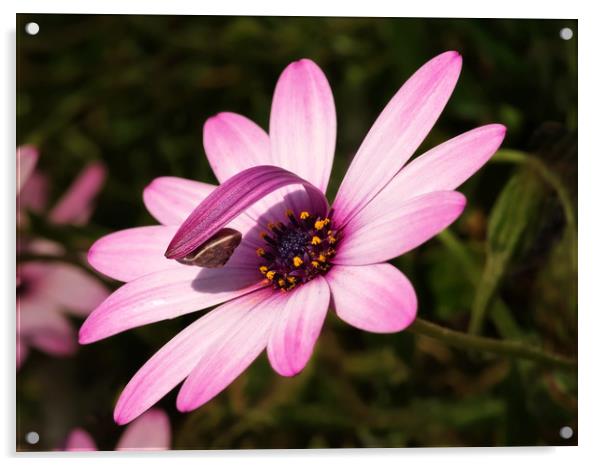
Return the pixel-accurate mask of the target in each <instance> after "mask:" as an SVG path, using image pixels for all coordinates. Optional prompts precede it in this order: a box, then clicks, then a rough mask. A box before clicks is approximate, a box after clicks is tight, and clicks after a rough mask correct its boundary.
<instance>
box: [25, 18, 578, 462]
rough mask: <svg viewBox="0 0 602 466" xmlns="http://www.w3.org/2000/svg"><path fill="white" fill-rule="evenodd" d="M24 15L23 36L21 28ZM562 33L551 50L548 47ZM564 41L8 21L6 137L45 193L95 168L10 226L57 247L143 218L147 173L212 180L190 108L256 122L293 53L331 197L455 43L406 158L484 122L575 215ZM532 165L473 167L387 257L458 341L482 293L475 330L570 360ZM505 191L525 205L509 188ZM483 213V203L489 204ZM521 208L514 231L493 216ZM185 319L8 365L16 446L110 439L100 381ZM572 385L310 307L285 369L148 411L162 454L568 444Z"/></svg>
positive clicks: (200, 22) (546, 30) (529, 28)
mask: <svg viewBox="0 0 602 466" xmlns="http://www.w3.org/2000/svg"><path fill="white" fill-rule="evenodd" d="M29 21H35V22H37V23H38V24H39V25H40V32H39V34H38V35H36V36H28V35H26V34H25V32H24V25H25V24H26V23H27V22H29ZM564 27H570V28H571V29H572V30H573V32H574V37H573V38H572V39H571V40H562V39H561V38H560V35H559V32H560V30H561V29H562V28H564ZM577 35H578V34H577V22H576V21H575V20H476V19H395V18H390V19H378V18H374V19H370V18H278V17H203V16H180V17H178V16H96V15H30V14H27V15H18V17H17V142H18V144H26V143H28V144H36V145H38V146H39V148H40V151H41V158H40V163H39V167H40V169H41V170H43V171H45V172H46V173H47V174H48V175H49V176H50V178H51V180H52V197H53V198H56V197H58V196H59V195H60V193H61V192H63V191H64V189H65V187H66V186H67V185H68V184H69V182H70V181H71V180H72V179H73V178H74V177H75V176H76V175H77V173H78V172H79V171H80V170H81V168H82V167H83V166H84V165H85V164H86V163H87V162H89V161H91V160H102V161H103V162H104V163H105V165H106V166H107V168H108V170H109V176H108V180H107V183H106V186H105V188H104V190H103V191H102V192H101V194H100V196H99V199H98V203H97V209H96V211H95V213H94V215H93V217H92V221H91V223H90V225H89V226H87V227H84V228H82V229H80V230H77V231H74V230H73V229H65V230H61V229H60V228H52V229H50V228H46V227H45V226H44V225H43V224H40V222H37V223H36V222H33V223H32V225H30V227H29V228H30V230H31V231H27V232H24V233H20V234H25V233H26V234H28V235H36V234H38V235H44V236H52V237H53V239H55V240H57V241H60V242H61V243H62V244H64V245H65V246H66V248H67V249H68V250H69V251H71V252H75V251H85V250H86V249H87V248H88V247H89V245H90V244H91V243H92V242H93V241H94V240H96V239H97V238H98V237H100V236H101V235H103V234H106V233H108V232H111V231H114V230H118V229H123V228H128V227H133V226H139V225H146V224H151V223H154V221H153V219H152V218H151V217H150V215H149V214H148V213H147V212H146V211H145V209H144V206H143V203H142V197H141V194H142V190H143V188H144V187H145V186H146V185H147V184H148V183H150V182H151V181H152V179H153V178H155V177H157V176H165V175H173V176H182V177H186V178H193V179H198V180H202V181H206V182H215V178H214V176H213V174H212V173H211V170H210V168H209V165H208V163H207V160H206V158H205V156H204V152H203V147H202V139H201V128H202V124H203V122H204V121H205V119H207V118H208V117H209V116H211V115H213V114H215V113H217V112H219V111H225V110H228V111H234V112H237V113H242V114H244V115H246V116H248V117H250V118H252V119H253V120H255V121H256V122H258V123H259V124H260V125H261V126H262V127H264V128H267V127H268V119H269V110H270V103H271V96H272V92H273V89H274V86H275V84H276V81H277V78H278V76H279V74H280V73H281V71H282V70H283V69H284V67H285V66H286V65H287V64H288V63H290V62H291V61H293V60H296V59H298V58H301V57H307V58H311V59H312V60H314V61H315V62H316V63H318V65H319V66H320V67H321V68H322V69H323V70H324V72H325V74H326V76H327V77H328V80H329V82H330V85H331V88H332V90H333V93H334V97H335V102H336V106H337V119H338V140H337V148H336V157H335V167H334V170H333V179H332V181H331V183H330V186H329V195H330V199H331V200H332V195H333V194H334V193H335V192H336V188H337V187H338V185H339V183H340V180H341V179H342V177H343V176H344V173H345V170H346V168H347V166H348V164H349V162H350V160H351V158H352V157H353V155H354V153H355V150H356V149H357V148H358V147H359V145H360V143H361V141H362V139H363V137H364V135H365V134H366V133H367V131H368V129H369V128H370V126H371V124H372V122H373V121H374V119H375V118H376V116H377V115H378V113H379V112H380V110H381V109H382V108H383V107H384V105H385V104H386V103H387V102H388V100H389V99H390V98H391V97H392V96H393V94H394V93H395V92H396V91H397V89H398V88H399V87H400V86H401V84H403V82H404V81H405V80H406V79H407V78H408V77H409V76H410V75H411V74H412V73H413V72H414V71H415V70H416V69H417V68H418V67H419V66H421V65H422V64H423V63H424V62H426V61H427V60H428V59H430V58H431V57H433V56H435V55H437V54H439V53H441V52H443V51H445V50H450V49H455V50H458V51H459V52H460V53H461V54H462V55H463V59H464V62H463V71H462V74H461V76H460V80H459V82H458V85H457V87H456V90H455V92H454V94H453V96H452V98H451V100H450V102H449V104H448V106H447V107H446V109H445V111H444V113H443V115H442V116H441V118H440V120H439V122H438V123H437V125H436V127H435V128H434V129H433V131H432V132H431V134H430V135H429V137H428V138H427V140H426V141H425V143H424V144H423V147H422V148H421V149H420V150H419V151H418V153H420V152H423V151H424V149H426V148H430V147H432V146H433V145H436V144H438V143H441V142H443V141H444V140H446V139H449V138H450V137H453V136H455V135H457V134H460V133H462V132H464V131H467V130H469V129H472V128H473V127H476V126H479V125H483V124H487V123H494V122H497V123H502V124H504V125H506V126H507V128H508V134H507V137H506V140H505V142H504V145H503V148H505V149H513V150H518V151H521V152H523V153H525V154H529V156H530V157H534V158H535V159H537V160H538V161H539V162H541V164H540V165H541V166H543V167H544V168H543V170H544V173H547V174H552V176H553V177H554V179H557V180H559V181H560V184H561V185H562V187H563V189H564V191H563V192H564V193H565V194H567V195H568V200H569V202H568V204H569V207H568V208H569V209H570V208H572V209H576V192H577V190H576V187H577V175H576V173H577V148H576V142H575V141H576V131H577V106H576V101H577ZM537 166H539V165H537ZM541 170H542V169H539V171H538V169H536V168H533V167H532V166H530V165H529V166H525V164H513V163H501V162H496V161H492V162H490V163H489V164H488V165H487V166H486V167H485V168H483V169H482V170H481V171H480V172H478V174H477V175H475V176H474V177H473V178H472V179H471V180H470V181H469V182H467V183H466V184H465V185H464V186H463V187H462V189H461V190H462V191H463V192H464V193H465V194H466V195H467V197H468V200H469V203H468V207H467V209H466V211H465V212H464V214H463V215H462V217H461V218H460V219H459V220H458V221H457V222H456V223H455V224H454V225H453V226H452V227H451V228H450V229H449V231H448V232H447V233H446V235H445V236H444V237H443V238H436V239H433V240H431V241H430V242H428V243H427V244H425V245H424V246H422V247H420V248H419V249H417V250H415V251H412V252H411V253H409V254H407V255H405V256H403V257H401V258H399V259H397V260H395V261H394V265H396V266H398V267H399V268H400V269H401V270H403V271H404V273H406V274H407V275H408V277H409V278H410V279H411V280H412V282H413V283H414V286H415V287H416V291H417V294H418V298H419V316H420V317H423V318H425V319H428V320H431V321H434V322H437V323H439V324H441V325H444V326H446V327H450V328H454V329H457V330H461V331H465V330H466V329H467V328H468V325H469V322H470V319H471V312H474V308H475V300H476V298H477V297H478V296H483V295H488V296H489V297H490V301H491V303H493V304H492V305H491V308H492V309H495V311H493V310H492V311H491V312H489V313H488V314H487V316H486V318H485V321H484V326H483V328H482V333H483V334H484V335H486V336H489V337H494V338H515V339H520V340H522V341H526V342H529V343H532V344H535V345H540V346H542V347H544V348H546V349H547V350H550V351H554V352H557V353H559V354H564V355H569V356H575V355H576V348H577V344H576V343H577V314H576V312H577V311H576V308H577V302H576V285H577V276H576V270H575V268H574V267H572V265H571V261H570V255H571V248H573V247H576V244H574V237H572V236H571V234H570V233H571V232H570V231H568V230H570V228H571V225H567V221H566V211H567V204H566V203H564V204H563V203H562V202H561V199H560V197H561V196H562V194H561V195H560V196H559V192H558V190H557V189H556V188H555V187H554V186H551V185H550V183H547V182H546V181H545V179H544V178H545V176H543V177H542V176H541V174H542V173H541ZM516 180H518V181H516ZM513 183H514V185H516V184H517V183H518V184H519V185H520V186H521V187H523V188H524V187H525V186H528V187H529V190H530V191H529V190H527V191H528V192H534V193H536V195H533V196H529V197H528V198H524V197H521V196H520V191H516V189H515V190H514V191H513V189H514V188H513V186H514V185H513ZM534 199H537V202H536V203H535V201H534ZM508 206H510V207H511V208H506V209H504V207H508ZM496 209H497V211H503V215H493V216H492V213H493V212H495V211H496ZM525 210H526V211H528V215H523V217H525V218H526V220H525V221H524V222H523V223H524V224H522V223H521V222H520V220H519V219H517V218H515V217H514V216H515V215H516V216H518V215H519V213H520V212H523V213H524V211H525ZM500 225H501V226H500ZM508 225H509V227H508ZM517 225H519V226H520V231H519V233H520V234H518V239H517V240H516V241H507V240H506V239H504V237H502V239H501V240H500V235H498V234H497V233H496V232H498V231H501V230H503V228H502V227H508V228H519V226H517ZM504 231H505V230H504ZM502 236H503V235H502ZM454 245H455V246H454ZM496 257H497V258H499V257H502V259H496ZM495 260H498V262H496V263H499V264H501V266H500V267H501V268H502V270H501V271H500V273H499V274H498V276H497V279H496V284H495V286H494V287H493V288H491V289H489V290H487V289H486V288H487V283H486V281H484V279H483V277H484V276H487V274H488V269H487V267H486V264H487V263H491V262H495ZM467 264H468V265H467ZM107 283H108V284H109V285H110V286H112V287H117V285H118V284H117V283H116V282H107ZM479 293H481V294H479ZM500 309H501V310H500ZM197 316H198V314H195V315H192V316H187V317H183V318H180V319H176V320H174V321H168V322H160V323H157V324H153V325H150V326H147V327H144V328H140V329H136V330H133V331H129V332H126V333H124V334H121V335H118V336H115V337H112V338H109V339H107V340H105V341H102V342H99V343H95V344H93V345H89V346H85V347H82V348H80V351H79V352H78V353H77V355H76V356H75V357H72V358H66V359H53V358H51V357H50V356H48V355H46V354H42V353H34V354H32V355H31V357H30V358H29V360H28V361H27V362H26V364H25V365H24V367H23V368H22V369H21V370H20V372H19V373H18V376H17V416H18V429H19V431H18V432H17V440H18V443H19V448H22V449H36V450H37V449H52V448H55V447H57V446H58V445H59V444H60V442H61V441H62V440H63V439H64V438H65V436H66V435H67V433H68V431H69V430H70V429H72V428H73V427H75V426H82V427H84V428H85V429H87V430H88V431H90V432H91V433H92V435H93V436H94V438H95V439H96V440H97V442H98V444H99V447H101V448H104V449H111V448H112V447H113V446H114V445H115V443H116V440H117V438H118V436H119V434H120V432H121V430H122V428H120V427H118V426H116V425H115V424H114V423H113V420H112V410H113V406H114V403H115V401H116V399H117V396H118V395H119V393H120V390H121V389H122V388H123V387H124V386H125V384H126V383H127V382H128V380H129V379H130V377H131V376H132V375H133V374H134V373H135V371H136V370H137V369H138V368H139V367H140V366H141V365H142V364H143V363H144V362H145V361H146V360H147V359H148V358H149V357H150V356H151V355H152V354H153V353H154V352H155V351H156V350H158V349H159V348H160V346H161V345H162V344H163V343H165V342H166V341H168V340H169V339H170V338H171V337H172V336H173V335H175V333H176V332H177V331H178V330H180V329H182V328H184V326H185V325H186V324H187V323H188V322H191V321H192V320H194V319H195V318H196V317H197ZM79 324H80V322H77V325H78V326H79ZM576 383H577V382H576V374H575V373H574V372H570V371H566V370H557V369H552V368H549V367H544V366H542V365H539V364H536V363H533V362H528V361H524V360H512V359H507V358H503V357H494V356H491V355H486V354H480V353H475V352H472V351H470V352H469V351H464V350H461V349H453V348H450V347H448V346H446V345H445V344H444V343H442V342H440V341H437V340H435V339H430V338H426V337H421V336H416V335H415V334H412V333H410V332H402V333H399V334H393V335H374V334H369V333H365V332H361V331H359V330H356V329H354V328H352V327H349V326H347V325H346V324H344V323H342V322H341V321H339V320H338V319H337V318H336V316H334V315H330V316H329V318H328V319H327V322H326V325H325V328H324V330H323V333H322V335H321V337H320V339H319V341H318V344H317V347H316V352H315V354H314V356H313V358H312V360H311V362H310V364H309V365H308V366H307V368H306V369H305V371H304V372H303V373H302V374H300V375H299V376H297V377H295V378H292V379H287V378H282V377H280V376H278V375H276V374H275V373H274V372H273V371H272V370H271V368H270V367H269V363H268V362H267V359H266V357H265V355H264V356H260V358H259V359H258V360H257V361H256V362H255V363H254V364H253V365H252V366H251V368H250V369H249V370H248V371H246V372H245V373H244V374H243V375H242V376H241V377H240V378H239V379H237V380H236V381H235V382H234V384H233V385H232V386H230V387H229V388H228V389H226V390H225V391H224V392H223V393H222V394H221V395H219V396H218V397H217V398H216V399H214V400H213V401H211V402H210V403H208V404H207V405H205V406H203V407H201V408H200V409H198V410H196V411H194V412H193V413H190V414H180V413H178V412H177V411H176V410H175V394H176V392H173V393H171V394H170V395H169V396H167V397H166V398H165V399H164V400H162V401H161V402H160V404H159V405H160V406H161V407H163V408H164V409H166V410H167V412H168V413H169V415H170V418H171V422H172V426H173V430H174V442H173V447H174V448H183V449H205V448H209V449H218V448H219V449H224V448H307V447H310V448H313V447H403V446H408V447H422V446H425V447H429V446H495V445H498V446H506V445H561V444H571V445H572V444H576V442H577V436H576V435H575V436H574V437H573V438H571V439H570V440H563V439H561V438H560V436H559V430H560V428H561V427H563V426H570V427H572V429H573V430H574V431H575V433H577V386H576ZM31 430H35V431H37V432H39V433H40V436H41V440H40V443H39V444H38V445H36V446H34V447H32V446H28V445H26V444H25V442H24V440H23V439H24V436H25V433H26V432H29V431H31Z"/></svg>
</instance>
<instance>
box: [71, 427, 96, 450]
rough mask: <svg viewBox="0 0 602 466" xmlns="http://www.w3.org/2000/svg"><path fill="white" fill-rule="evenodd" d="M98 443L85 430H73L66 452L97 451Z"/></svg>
mask: <svg viewBox="0 0 602 466" xmlns="http://www.w3.org/2000/svg"><path fill="white" fill-rule="evenodd" d="M97 450H98V448H97V447H96V443H95V442H94V439H93V438H92V437H91V436H90V434H89V433H88V432H86V431H85V430H84V429H81V428H77V429H73V430H72V431H71V432H70V433H69V437H67V442H66V445H65V451H97Z"/></svg>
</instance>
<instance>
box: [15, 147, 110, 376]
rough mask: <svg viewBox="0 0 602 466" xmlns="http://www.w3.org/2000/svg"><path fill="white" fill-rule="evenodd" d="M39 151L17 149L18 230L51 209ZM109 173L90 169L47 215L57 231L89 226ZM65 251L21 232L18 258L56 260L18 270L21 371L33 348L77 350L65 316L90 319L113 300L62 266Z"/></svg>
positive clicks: (87, 277)
mask: <svg viewBox="0 0 602 466" xmlns="http://www.w3.org/2000/svg"><path fill="white" fill-rule="evenodd" d="M37 160H38V151H37V149H35V148H34V147H32V146H22V147H19V148H18V149H17V225H18V227H19V228H20V229H21V228H22V227H24V226H25V225H27V211H29V210H31V211H33V212H37V213H39V214H42V213H43V212H44V210H45V209H46V204H47V185H48V183H47V179H46V177H45V176H44V175H43V174H42V173H40V172H39V171H36V170H35V165H36V163H37ZM104 179H105V169H104V167H103V166H102V165H101V164H99V163H92V164H90V165H88V167H86V168H85V169H84V170H83V171H82V172H81V173H80V175H79V176H78V177H77V179H76V180H75V181H74V182H73V184H72V185H71V186H70V187H69V189H67V191H66V192H65V194H64V195H63V196H62V197H61V198H60V199H59V201H58V202H57V203H56V204H55V206H54V207H53V208H52V209H51V210H50V212H49V214H48V218H47V219H48V221H49V222H50V223H54V224H57V225H62V224H72V225H73V224H75V225H81V224H84V223H86V222H87V221H88V219H89V217H90V215H91V213H92V209H93V201H94V198H95V197H96V195H97V194H98V192H99V191H100V189H101V188H102V186H103V184H104ZM64 252H65V251H64V248H63V246H61V245H59V244H57V243H54V242H52V241H49V240H45V239H42V238H29V237H26V236H24V234H23V233H22V232H21V231H20V232H19V233H18V236H17V253H18V254H30V255H43V256H55V257H56V258H57V259H56V260H54V259H53V260H48V261H26V262H23V263H19V264H18V265H17V279H16V280H17V350H16V356H17V368H20V367H21V365H22V364H23V362H24V360H25V359H26V357H27V355H28V353H29V348H30V347H34V348H37V349H39V350H41V351H44V352H46V353H48V354H51V355H54V356H66V355H70V354H73V353H74V352H75V351H76V350H77V344H76V335H75V329H74V328H73V326H72V325H71V323H70V322H69V319H68V318H67V315H66V313H69V314H72V315H75V316H79V317H85V316H87V315H88V314H89V313H90V311H91V310H92V309H94V307H95V306H97V305H98V304H99V303H101V302H102V301H103V300H104V299H105V298H106V297H107V296H108V294H109V291H108V289H107V288H106V287H105V286H104V285H103V284H102V283H101V282H100V281H99V280H98V279H96V278H94V277H93V276H92V275H91V274H90V273H88V272H86V271H84V270H83V269H81V268H79V267H76V266H74V265H72V264H68V263H66V262H61V261H60V257H61V256H62V255H63V254H64Z"/></svg>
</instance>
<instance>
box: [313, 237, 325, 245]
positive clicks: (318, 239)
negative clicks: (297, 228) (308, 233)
mask: <svg viewBox="0 0 602 466" xmlns="http://www.w3.org/2000/svg"><path fill="white" fill-rule="evenodd" d="M321 242H322V240H321V239H320V238H319V237H317V236H314V237H313V238H312V239H311V244H313V245H316V244H320V243H321Z"/></svg>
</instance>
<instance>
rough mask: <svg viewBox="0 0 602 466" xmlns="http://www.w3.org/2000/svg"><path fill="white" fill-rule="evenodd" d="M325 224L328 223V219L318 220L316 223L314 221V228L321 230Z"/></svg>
mask: <svg viewBox="0 0 602 466" xmlns="http://www.w3.org/2000/svg"><path fill="white" fill-rule="evenodd" d="M324 225H326V220H316V223H314V228H315V229H316V230H321V229H322V228H324Z"/></svg>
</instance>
